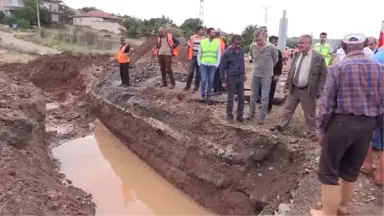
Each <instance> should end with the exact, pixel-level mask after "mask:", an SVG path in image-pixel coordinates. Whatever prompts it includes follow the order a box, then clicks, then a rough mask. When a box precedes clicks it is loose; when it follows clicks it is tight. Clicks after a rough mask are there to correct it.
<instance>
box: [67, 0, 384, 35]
mask: <svg viewBox="0 0 384 216" xmlns="http://www.w3.org/2000/svg"><path fill="white" fill-rule="evenodd" d="M204 1H205V3H204V24H205V25H206V26H208V27H214V28H220V29H222V30H223V31H225V32H233V33H241V31H242V30H243V29H244V27H246V26H247V25H249V24H258V25H264V23H265V21H264V16H265V10H264V9H263V7H264V8H265V7H268V24H267V26H268V29H269V32H270V34H275V35H276V34H277V33H278V28H279V19H280V18H281V16H282V13H283V10H284V9H286V10H287V17H288V36H292V35H293V36H299V35H301V34H311V33H312V34H313V35H314V36H316V37H317V35H319V33H320V32H322V31H325V32H327V33H328V37H330V38H335V39H336V38H341V37H343V35H344V34H346V33H353V32H364V33H365V34H366V35H367V36H375V37H378V36H379V33H380V27H381V22H382V21H384V12H383V8H384V0H367V1H366V2H358V1H351V0H318V1H315V0H290V1H287V0H274V1H268V2H269V3H268V4H265V5H262V4H260V2H262V1H257V0H204ZM265 2H267V1H266V0H265ZM64 3H66V4H67V5H68V6H70V7H74V8H81V7H84V6H88V7H91V6H94V7H97V8H99V9H102V10H104V11H105V12H110V13H120V14H121V15H124V14H126V15H130V16H136V17H138V18H151V17H160V16H161V15H165V16H166V17H169V18H171V19H172V20H173V21H174V22H175V23H176V24H178V25H180V24H181V23H183V21H184V20H185V19H188V18H191V17H192V18H195V17H196V18H197V17H198V16H199V8H200V0H64Z"/></svg>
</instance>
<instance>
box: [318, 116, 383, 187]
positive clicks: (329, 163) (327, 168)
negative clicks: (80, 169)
mask: <svg viewBox="0 0 384 216" xmlns="http://www.w3.org/2000/svg"><path fill="white" fill-rule="evenodd" d="M328 125H329V126H328V127H327V128H326V133H325V137H324V143H323V146H322V149H321V155H320V163H319V173H318V176H319V180H320V182H321V183H322V184H325V185H338V184H339V183H338V182H339V177H340V178H342V179H344V180H345V181H348V182H355V181H356V180H357V177H358V176H359V173H360V167H361V166H362V165H363V162H364V160H365V156H366V155H367V152H368V148H370V147H371V142H370V141H371V138H372V133H373V131H374V130H375V128H376V119H375V118H370V117H365V116H355V115H341V114H334V115H333V116H332V117H331V119H330V121H329V124H328Z"/></svg>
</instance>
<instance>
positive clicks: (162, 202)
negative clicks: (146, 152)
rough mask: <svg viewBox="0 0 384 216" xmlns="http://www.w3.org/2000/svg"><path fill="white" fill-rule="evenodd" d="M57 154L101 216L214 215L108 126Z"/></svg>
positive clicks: (98, 127)
mask: <svg viewBox="0 0 384 216" xmlns="http://www.w3.org/2000/svg"><path fill="white" fill-rule="evenodd" d="M95 125H96V128H95V132H94V134H92V135H89V136H86V137H84V138H78V139H74V140H71V141H68V142H66V143H63V144H62V145H60V146H58V147H56V148H54V149H53V150H52V153H53V156H54V157H55V158H57V159H58V160H59V161H60V163H61V170H62V172H63V173H64V174H65V175H66V176H67V178H68V179H70V180H71V181H72V182H73V184H74V186H76V187H79V188H82V189H83V190H85V191H86V192H88V193H90V194H92V196H93V201H94V202H95V203H96V206H97V208H96V215H214V214H213V213H212V212H210V211H208V210H206V209H205V208H203V207H202V206H200V205H199V204H198V203H197V202H196V201H194V200H193V199H192V198H190V197H189V196H187V195H185V194H184V193H183V192H181V191H180V190H178V189H176V188H175V187H174V186H172V185H171V184H170V183H168V181H167V180H165V179H164V178H163V177H161V176H160V175H158V174H157V173H156V172H155V171H154V170H152V168H151V167H150V166H148V165H147V164H146V163H145V162H143V161H141V160H140V159H139V158H138V157H137V156H136V155H135V154H134V153H133V152H131V151H130V150H129V149H128V148H126V147H125V146H124V145H123V144H122V143H121V142H120V141H119V140H118V139H117V138H116V137H115V136H114V135H113V134H112V133H110V132H109V131H108V130H107V129H106V128H105V127H104V125H103V124H102V123H101V122H99V121H96V124H95Z"/></svg>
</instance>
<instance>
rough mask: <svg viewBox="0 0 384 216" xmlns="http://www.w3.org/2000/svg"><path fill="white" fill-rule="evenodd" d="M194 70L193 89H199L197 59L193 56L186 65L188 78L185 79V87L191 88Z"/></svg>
mask: <svg viewBox="0 0 384 216" xmlns="http://www.w3.org/2000/svg"><path fill="white" fill-rule="evenodd" d="M195 70H196V76H195V88H199V86H200V67H199V65H198V64H197V57H196V56H193V57H192V59H191V60H190V61H189V63H188V77H187V87H188V88H189V87H191V84H192V80H193V74H194V73H195Z"/></svg>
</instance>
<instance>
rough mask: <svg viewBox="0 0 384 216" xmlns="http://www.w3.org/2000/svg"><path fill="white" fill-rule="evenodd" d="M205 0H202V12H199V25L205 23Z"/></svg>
mask: <svg viewBox="0 0 384 216" xmlns="http://www.w3.org/2000/svg"><path fill="white" fill-rule="evenodd" d="M203 19H204V0H200V11H199V22H200V23H199V25H202V24H203V23H204V21H203Z"/></svg>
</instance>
